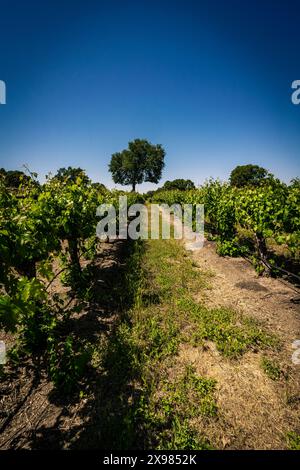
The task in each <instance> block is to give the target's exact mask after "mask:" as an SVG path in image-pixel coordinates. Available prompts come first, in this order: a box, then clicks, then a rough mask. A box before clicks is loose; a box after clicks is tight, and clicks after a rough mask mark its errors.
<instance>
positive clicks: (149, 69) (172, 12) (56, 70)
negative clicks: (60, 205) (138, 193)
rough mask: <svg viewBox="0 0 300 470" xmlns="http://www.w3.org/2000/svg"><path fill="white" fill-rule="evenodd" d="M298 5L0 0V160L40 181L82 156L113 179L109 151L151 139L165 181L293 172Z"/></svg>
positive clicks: (95, 174) (299, 128)
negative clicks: (161, 157)
mask: <svg viewBox="0 0 300 470" xmlns="http://www.w3.org/2000/svg"><path fill="white" fill-rule="evenodd" d="M299 15H300V2H299V1H276V0H272V1H271V0H270V1H269V0H265V1H264V0H261V1H254V0H251V1H250V0H249V1H248V0H245V1H243V2H242V1H238V0H227V1H214V2H212V1H211V0H207V1H192V0H178V1H176V0H169V1H167V0H160V1H158V0H151V1H150V0H143V1H141V0H140V1H137V0H123V1H117V0H115V1H101V0H98V1H96V0H82V1H81V0H72V1H70V0H69V1H67V0H61V1H58V0H51V1H50V0H43V2H40V1H32V0H27V1H26V2H25V1H22V0H19V1H16V0H9V1H8V0H0V79H1V80H4V81H5V82H6V86H7V104H6V105H1V106H0V166H3V167H5V168H6V169H22V165H23V164H27V165H28V166H29V168H30V169H31V170H32V171H36V172H38V174H39V176H40V179H41V180H42V179H43V176H44V175H45V174H46V173H48V172H49V171H51V172H53V173H55V171H56V170H57V169H58V168H59V167H62V166H69V165H71V166H81V167H82V168H84V169H86V171H87V173H88V174H89V176H90V177H91V178H92V179H93V180H94V181H101V182H103V183H104V184H106V185H108V186H109V187H112V186H114V184H113V182H112V180H111V177H110V173H109V172H108V169H107V165H108V163H109V160H110V156H111V154H112V153H114V152H116V151H119V150H122V149H123V148H125V147H127V143H128V141H129V140H132V139H134V138H147V139H149V140H150V141H151V142H153V143H161V144H162V145H163V146H164V147H165V149H166V152H167V156H166V167H165V170H164V173H163V178H162V182H163V181H165V180H167V179H173V178H190V179H193V180H194V181H195V182H196V183H197V184H199V183H201V182H203V181H204V180H205V179H206V178H208V177H210V176H212V177H220V178H221V179H226V178H228V176H229V174H230V171H231V170H232V169H233V168H234V167H235V166H236V165H237V164H246V163H256V164H259V165H262V166H264V167H266V168H267V169H269V170H270V171H271V172H273V173H274V174H275V175H276V176H278V177H280V178H281V179H283V180H285V181H289V180H290V179H291V178H293V177H295V176H297V175H298V176H299V175H300V171H299V170H300V163H299V162H300V105H299V106H295V105H293V104H292V102H291V93H292V90H291V83H292V81H293V80H296V79H300V53H299ZM153 186H154V185H151V184H149V183H148V184H144V185H142V186H139V188H138V189H140V190H146V189H150V188H152V187H153Z"/></svg>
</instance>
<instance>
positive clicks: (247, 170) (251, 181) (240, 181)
mask: <svg viewBox="0 0 300 470" xmlns="http://www.w3.org/2000/svg"><path fill="white" fill-rule="evenodd" d="M270 177H272V175H270V174H269V173H268V171H267V170H265V169H264V168H262V167H260V166H258V165H238V166H237V167H236V168H234V170H232V172H231V173H230V178H229V181H230V184H231V185H232V186H236V187H237V188H242V187H244V186H258V185H260V184H261V183H262V182H265V181H266V178H270Z"/></svg>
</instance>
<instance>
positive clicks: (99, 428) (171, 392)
mask: <svg viewBox="0 0 300 470" xmlns="http://www.w3.org/2000/svg"><path fill="white" fill-rule="evenodd" d="M0 185H1V186H0V221H1V224H0V225H1V228H0V247H1V251H0V256H1V258H0V263H1V265H0V283H1V298H0V328H1V337H0V339H1V340H4V341H5V344H6V349H7V363H6V364H5V365H2V366H0V367H1V369H0V373H1V376H0V381H1V382H0V385H1V391H2V398H1V405H2V411H1V415H0V420H1V421H0V427H1V434H2V437H1V441H0V446H1V448H4V449H6V448H30V449H34V448H38V449H40V448H76V449H80V448H110V447H113V448H115V449H131V448H140V449H147V448H157V449H211V448H233V449H237V448H278V449H280V448H297V447H299V439H300V437H299V432H300V428H299V422H298V413H299V403H300V402H299V396H298V391H299V370H298V369H297V366H295V365H293V363H292V362H291V359H290V357H291V354H292V352H293V350H292V346H291V344H292V342H293V341H294V340H296V339H297V334H298V338H299V334H300V330H299V322H298V323H297V315H299V311H297V308H298V307H297V303H298V301H299V280H300V278H299V266H300V215H299V207H300V185H299V182H298V181H297V180H296V181H294V183H293V184H291V185H290V186H288V185H286V184H284V183H281V182H279V181H277V180H272V181H269V182H267V183H264V184H261V185H258V186H256V187H247V188H237V187H234V186H232V185H229V184H227V183H221V182H219V181H216V180H211V181H208V182H207V183H205V184H204V185H203V186H201V187H200V188H198V189H191V190H186V191H185V190H158V191H156V192H154V193H151V194H148V195H147V194H146V195H141V194H139V193H136V192H131V193H125V192H122V191H116V190H114V191H109V190H107V189H106V188H104V187H102V186H101V185H97V184H93V183H91V182H90V181H89V180H88V179H85V178H84V176H80V175H79V176H78V177H77V178H76V179H68V178H50V177H49V178H48V179H47V180H46V182H45V183H44V184H42V185H40V184H38V183H37V181H36V180H35V177H34V175H31V178H29V179H28V180H27V179H26V180H24V181H21V182H20V185H19V186H18V187H17V188H8V187H7V184H6V183H5V181H4V179H1V182H0ZM124 194H126V196H127V198H128V206H130V205H131V204H135V203H146V204H147V205H148V206H149V205H150V204H151V203H159V204H161V203H165V204H168V205H170V206H171V205H173V204H192V205H193V207H194V206H196V205H197V204H204V209H205V236H206V244H205V246H204V249H203V250H202V251H201V250H200V251H199V253H195V254H191V253H188V252H187V251H186V250H185V248H184V246H183V244H182V242H181V241H178V240H174V239H171V240H162V239H159V240H141V239H140V240H130V239H127V240H122V239H118V238H116V239H115V240H102V241H101V240H99V238H98V237H97V235H96V227H97V224H98V222H99V218H97V216H96V212H97V208H98V206H99V205H100V204H110V203H111V204H113V205H114V206H115V208H116V210H117V213H118V209H119V207H118V204H119V196H120V195H124ZM218 276H219V277H218ZM230 276H231V278H230ZM239 277H240V278H241V279H239ZM221 278H222V279H224V281H222V282H223V286H222V285H221V283H220V279H221ZM230 279H234V283H235V284H234V285H233V284H232V286H231V284H230ZM241 281H244V283H245V284H247V283H248V287H249V286H250V287H249V289H250V291H251V292H250V293H247V295H246V297H245V296H244V292H245V291H243V290H242V289H243V287H242V286H241ZM232 282H233V281H232ZM226 283H227V284H226ZM251 283H252V284H251ZM239 284H240V285H239ZM251 285H252V286H256V287H254V288H253V289H252V290H251ZM231 287H232V292H233V293H234V294H235V296H234V295H233V297H232V298H230V299H229V298H228V299H227V300H228V302H226V298H227V297H226V295H227V293H228V292H229V291H230V289H231ZM214 289H215V290H214ZM222 289H223V290H222ZM243 296H244V297H243ZM239 300H243V302H244V304H243V306H242V307H241V308H240V305H239ZM291 300H292V301H291ZM247 302H249V304H247ZM262 313H264V315H263V314H262ZM222 387H223V388H222ZM249 390H252V394H251V396H248V395H247V392H248V391H249ZM232 395H236V397H237V401H234V399H233V397H232ZM187 397H188V400H187V399H186V398H187ZM257 402H260V407H258V408H259V409H258V408H256V407H257ZM247 407H248V408H247ZM272 410H273V411H272ZM250 416H251V417H250ZM266 416H267V417H266ZM24 423H26V424H24Z"/></svg>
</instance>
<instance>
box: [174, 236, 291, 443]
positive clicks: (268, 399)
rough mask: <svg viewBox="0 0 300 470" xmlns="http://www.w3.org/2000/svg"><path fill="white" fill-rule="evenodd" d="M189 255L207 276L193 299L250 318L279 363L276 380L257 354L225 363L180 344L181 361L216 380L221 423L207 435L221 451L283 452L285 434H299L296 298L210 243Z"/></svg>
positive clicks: (210, 352) (210, 347)
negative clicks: (272, 343)
mask: <svg viewBox="0 0 300 470" xmlns="http://www.w3.org/2000/svg"><path fill="white" fill-rule="evenodd" d="M191 257H192V259H193V261H194V263H195V264H196V265H197V267H198V268H199V269H201V270H203V271H209V272H210V273H211V275H212V277H211V280H210V286H209V288H208V289H206V290H204V291H203V290H201V292H199V296H198V299H197V300H199V301H200V302H202V303H203V302H204V303H205V304H206V305H207V306H208V307H211V308H215V307H229V308H233V309H235V310H237V311H238V312H240V313H242V314H243V315H247V316H250V317H252V318H255V319H256V320H258V321H259V322H260V323H261V324H262V325H263V327H264V328H266V329H267V330H270V331H271V332H272V333H275V334H276V336H277V337H278V338H279V340H280V343H281V348H280V350H279V351H278V352H274V351H271V352H268V357H269V358H270V359H272V360H273V359H274V360H276V362H277V363H278V364H280V369H281V377H280V379H279V380H276V381H274V380H271V379H270V378H269V377H268V376H267V375H266V373H265V371H263V370H262V367H261V359H262V355H261V353H258V352H256V351H253V352H249V353H247V354H245V355H244V356H243V357H242V358H241V359H240V360H239V361H229V360H226V359H225V358H224V357H222V356H221V355H220V353H218V351H217V350H216V348H215V345H214V344H213V343H209V344H207V345H206V347H205V349H201V348H195V347H191V346H189V345H183V346H182V348H181V354H180V361H182V362H192V363H193V364H194V366H195V367H196V369H197V371H198V373H199V374H203V375H208V376H211V377H214V378H215V379H217V381H218V403H219V409H220V420H219V422H218V423H216V424H214V425H209V426H208V429H206V432H207V433H208V434H210V436H211V438H212V441H213V442H218V444H219V446H220V448H240V449H241V448H242V449H247V448H254V449H255V448H256V449H259V448H263V449H272V448H277V449H280V448H285V447H286V433H287V432H289V431H291V430H294V431H296V432H298V433H299V431H300V422H299V417H300V407H299V404H300V396H299V390H300V365H296V364H293V362H292V354H293V352H294V349H293V346H292V343H293V342H294V341H295V340H297V339H299V338H300V307H299V305H296V304H295V303H293V302H292V300H291V299H293V298H294V297H295V296H296V294H295V292H294V291H293V290H292V286H289V285H288V284H287V283H286V282H283V281H281V280H278V279H272V278H268V277H258V276H257V274H256V272H255V270H254V269H253V267H252V266H251V265H250V264H249V263H248V262H247V261H245V260H244V259H242V258H227V257H225V258H224V257H220V256H218V254H217V253H216V249H215V243H213V242H208V241H205V243H204V246H203V248H202V249H200V250H197V251H193V252H191Z"/></svg>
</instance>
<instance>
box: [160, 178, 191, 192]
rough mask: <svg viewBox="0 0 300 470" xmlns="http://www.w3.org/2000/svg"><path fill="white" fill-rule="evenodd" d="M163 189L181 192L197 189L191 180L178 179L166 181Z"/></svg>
mask: <svg viewBox="0 0 300 470" xmlns="http://www.w3.org/2000/svg"><path fill="white" fill-rule="evenodd" d="M163 189H166V190H170V189H179V190H180V191H188V190H189V189H195V185H194V183H193V181H191V180H184V179H180V178H179V179H176V180H173V181H166V182H165V184H164V185H163Z"/></svg>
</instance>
